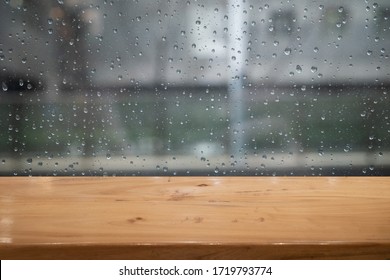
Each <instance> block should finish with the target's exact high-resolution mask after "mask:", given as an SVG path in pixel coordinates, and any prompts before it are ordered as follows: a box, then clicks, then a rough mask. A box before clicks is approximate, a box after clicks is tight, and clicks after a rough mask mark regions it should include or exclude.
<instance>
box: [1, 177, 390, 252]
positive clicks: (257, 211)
mask: <svg viewBox="0 0 390 280" xmlns="http://www.w3.org/2000/svg"><path fill="white" fill-rule="evenodd" d="M0 258H1V259H390V178H388V177H306V178H304V177H30V178H29V177H2V178H0Z"/></svg>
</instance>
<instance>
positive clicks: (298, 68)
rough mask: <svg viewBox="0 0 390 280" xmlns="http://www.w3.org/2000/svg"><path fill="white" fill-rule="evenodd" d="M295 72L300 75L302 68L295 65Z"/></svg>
mask: <svg viewBox="0 0 390 280" xmlns="http://www.w3.org/2000/svg"><path fill="white" fill-rule="evenodd" d="M295 70H296V71H297V73H302V67H301V66H300V65H297V66H296V67H295Z"/></svg>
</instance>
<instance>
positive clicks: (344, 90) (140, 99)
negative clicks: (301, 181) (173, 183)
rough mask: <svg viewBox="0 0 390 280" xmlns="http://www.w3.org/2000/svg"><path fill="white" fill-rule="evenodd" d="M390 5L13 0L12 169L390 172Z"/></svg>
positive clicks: (5, 77)
mask: <svg viewBox="0 0 390 280" xmlns="http://www.w3.org/2000/svg"><path fill="white" fill-rule="evenodd" d="M389 16H390V5H389V3H388V2H387V1H386V0H378V1H375V2H373V1H368V0H367V1H346V0H345V1H340V0H337V1H336V0H320V1H307V0H286V1H254V0H246V1H238V0H213V1H206V0H189V1H138V0H131V1H128V0H112V1H110V0H2V1H1V2H0V84H1V88H0V160H1V162H0V174H1V175H389V174H390V172H389V171H390V157H389V153H390V120H389V115H390V114H389V97H388V91H389V79H390V64H389V55H388V51H389V50H388V49H389V40H390V36H389V32H390V30H389V28H390V19H389Z"/></svg>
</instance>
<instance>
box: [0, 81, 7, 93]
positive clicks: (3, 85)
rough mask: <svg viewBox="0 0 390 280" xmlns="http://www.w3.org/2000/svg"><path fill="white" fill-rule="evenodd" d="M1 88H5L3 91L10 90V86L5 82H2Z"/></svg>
mask: <svg viewBox="0 0 390 280" xmlns="http://www.w3.org/2000/svg"><path fill="white" fill-rule="evenodd" d="M1 88H2V89H3V91H7V90H8V86H7V84H6V83H4V82H2V83H1Z"/></svg>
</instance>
